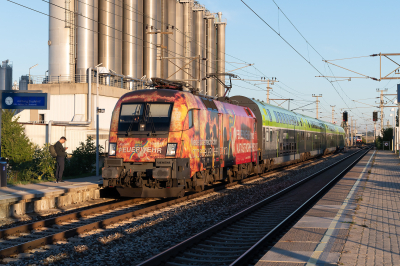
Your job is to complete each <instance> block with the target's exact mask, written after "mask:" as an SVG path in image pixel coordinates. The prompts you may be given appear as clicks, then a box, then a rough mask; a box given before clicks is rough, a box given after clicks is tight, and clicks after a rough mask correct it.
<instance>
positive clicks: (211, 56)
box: [206, 12, 217, 96]
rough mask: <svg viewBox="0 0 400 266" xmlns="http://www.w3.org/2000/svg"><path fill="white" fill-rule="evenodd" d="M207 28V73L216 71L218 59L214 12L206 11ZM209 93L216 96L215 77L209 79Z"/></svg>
mask: <svg viewBox="0 0 400 266" xmlns="http://www.w3.org/2000/svg"><path fill="white" fill-rule="evenodd" d="M206 20H207V28H206V49H207V63H206V66H207V74H212V73H216V68H215V66H216V60H217V55H216V53H217V48H216V46H217V41H216V29H215V24H214V21H215V16H214V14H212V13H209V12H207V13H206ZM206 86H207V95H208V96H215V94H216V86H217V83H216V80H215V79H214V78H208V79H207V84H206Z"/></svg>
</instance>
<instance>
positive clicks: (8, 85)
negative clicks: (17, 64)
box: [0, 60, 12, 91]
mask: <svg viewBox="0 0 400 266" xmlns="http://www.w3.org/2000/svg"><path fill="white" fill-rule="evenodd" d="M11 89H12V65H11V64H10V60H5V61H3V62H2V63H1V66H0V90H2V91H4V90H11Z"/></svg>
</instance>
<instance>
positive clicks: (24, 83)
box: [19, 75, 29, 91]
mask: <svg viewBox="0 0 400 266" xmlns="http://www.w3.org/2000/svg"><path fill="white" fill-rule="evenodd" d="M28 84H29V76H27V75H24V76H21V78H20V79H19V90H20V91H26V90H28Z"/></svg>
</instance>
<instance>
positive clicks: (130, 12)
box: [122, 0, 142, 89]
mask: <svg viewBox="0 0 400 266" xmlns="http://www.w3.org/2000/svg"><path fill="white" fill-rule="evenodd" d="M137 9H138V0H125V2H124V42H123V47H124V49H123V51H124V53H123V70H122V74H124V75H126V76H130V77H133V78H138V76H137V75H138V52H139V50H138V49H140V46H139V45H138V43H139V42H141V38H138V37H137V36H138V27H141V26H142V25H141V24H139V23H138V16H139V15H138V12H137ZM140 16H141V15H140ZM139 78H140V77H139ZM130 89H132V88H130Z"/></svg>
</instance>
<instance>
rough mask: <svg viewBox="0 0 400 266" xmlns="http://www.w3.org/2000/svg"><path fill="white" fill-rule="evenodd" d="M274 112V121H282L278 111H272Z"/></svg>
mask: <svg viewBox="0 0 400 266" xmlns="http://www.w3.org/2000/svg"><path fill="white" fill-rule="evenodd" d="M274 113H275V117H276V122H278V123H282V122H281V116H280V115H279V112H277V113H276V112H275V111H274Z"/></svg>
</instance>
